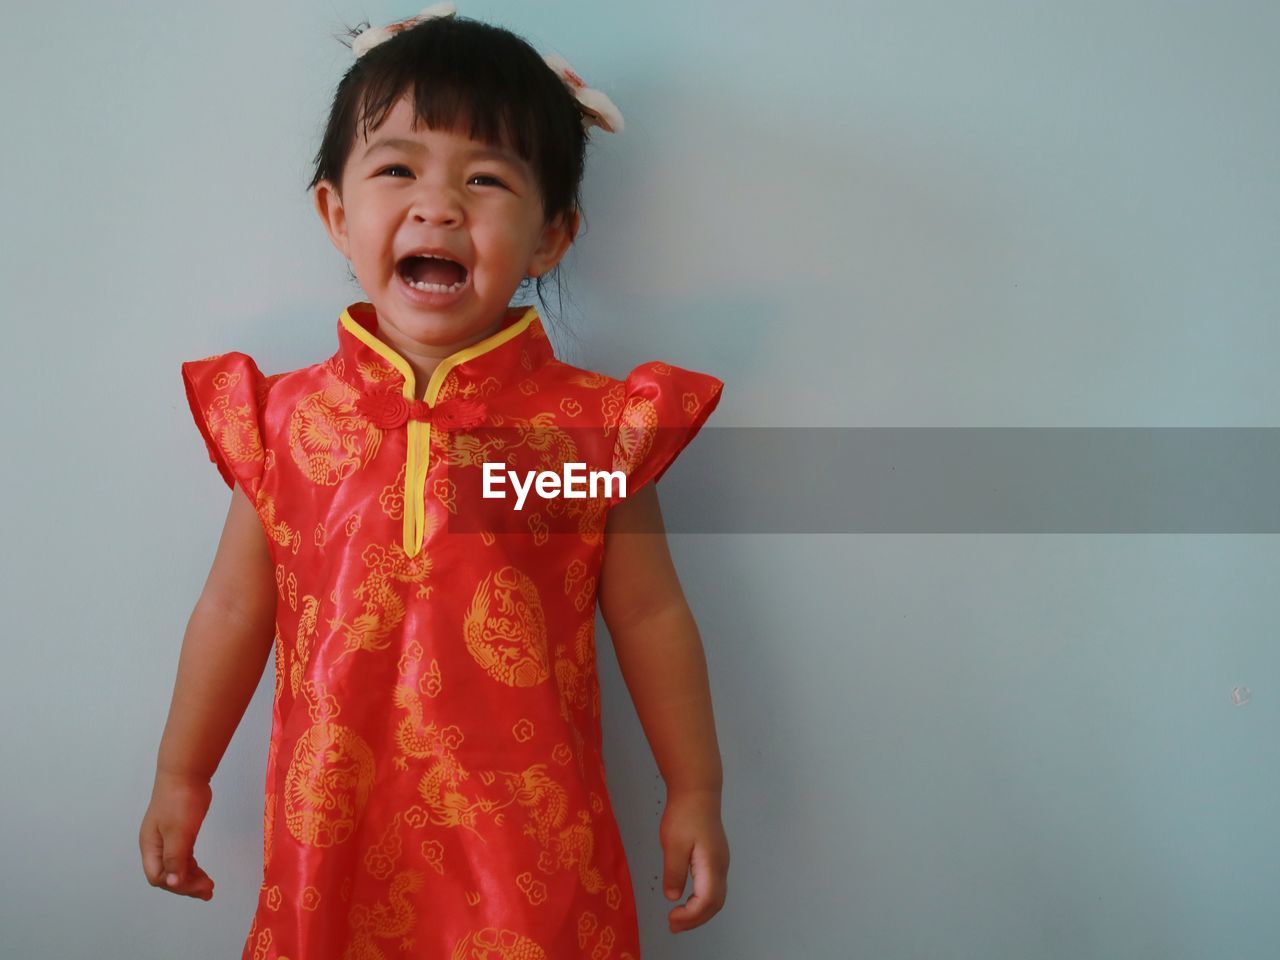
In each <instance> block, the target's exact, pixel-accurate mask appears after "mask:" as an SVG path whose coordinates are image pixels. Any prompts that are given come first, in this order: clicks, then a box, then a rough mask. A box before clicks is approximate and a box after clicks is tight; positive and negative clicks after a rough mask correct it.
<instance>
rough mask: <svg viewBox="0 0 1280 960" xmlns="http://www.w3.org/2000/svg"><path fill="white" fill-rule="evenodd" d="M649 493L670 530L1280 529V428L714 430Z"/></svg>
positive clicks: (705, 433) (690, 448)
mask: <svg viewBox="0 0 1280 960" xmlns="http://www.w3.org/2000/svg"><path fill="white" fill-rule="evenodd" d="M658 490H659V494H660V499H661V503H662V513H663V518H664V521H665V527H666V529H667V530H668V531H671V532H680V533H1280V429H1275V428H1230V427H1204V428H1199V427H1173V428H1123V427H1117V428H1070V427H1063V428H1040V427H1033V428H1020V427H963V428H954V427H938V428H935V427H918V428H897V427H893V428H886V427H867V428H843V427H804V428H797V427H755V428H728V427H724V428H714V427H710V426H708V427H706V428H704V429H703V430H702V431H701V432H700V433H699V434H698V436H697V437H695V438H694V440H693V441H692V443H691V444H690V445H689V446H688V447H687V448H686V449H685V450H684V451H683V452H682V453H681V454H680V456H679V458H678V459H677V460H676V461H675V462H674V463H673V464H672V466H671V468H670V470H669V471H668V472H667V474H666V475H665V476H664V477H663V478H662V480H661V482H660V483H659V485H658ZM632 492H634V491H632Z"/></svg>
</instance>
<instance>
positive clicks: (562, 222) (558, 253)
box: [525, 210, 581, 277]
mask: <svg viewBox="0 0 1280 960" xmlns="http://www.w3.org/2000/svg"><path fill="white" fill-rule="evenodd" d="M580 222H581V218H580V216H579V214H578V211H577V210H573V211H571V212H570V213H569V214H567V215H566V214H561V215H560V216H558V217H556V219H555V220H553V221H552V222H551V223H548V224H547V225H546V226H545V227H543V228H542V238H541V240H539V241H538V246H537V247H536V248H534V251H533V256H532V257H531V258H530V260H529V269H528V270H526V271H525V273H527V274H528V275H529V276H531V277H537V276H541V275H542V274H544V273H546V272H547V271H548V270H550V269H551V268H552V267H554V266H555V265H556V264H557V263H559V262H560V258H561V257H563V256H564V255H565V253H566V252H567V251H568V249H569V247H570V245H572V243H573V238H574V237H576V236H577V235H578V226H579V224H580Z"/></svg>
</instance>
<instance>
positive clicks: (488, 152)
mask: <svg viewBox="0 0 1280 960" xmlns="http://www.w3.org/2000/svg"><path fill="white" fill-rule="evenodd" d="M425 149H426V147H424V146H423V145H422V144H421V143H419V142H418V141H417V140H406V139H405V138H404V137H383V138H382V139H380V140H375V141H374V142H373V143H371V144H369V148H368V149H367V150H365V152H364V157H365V158H368V157H370V156H372V155H373V154H374V153H376V152H378V151H379V150H403V151H405V152H406V153H414V154H420V153H422V152H423V151H424V150H425ZM468 156H470V157H473V158H479V159H485V160H501V161H502V162H504V163H509V164H511V166H513V167H515V168H516V169H517V170H520V171H523V170H524V163H523V161H521V159H520V158H519V157H518V156H516V155H515V154H514V153H512V152H511V151H510V150H499V149H498V148H496V147H477V148H475V149H474V150H471V151H470V152H469V153H468Z"/></svg>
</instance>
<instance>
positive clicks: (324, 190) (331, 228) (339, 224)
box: [315, 180, 351, 260]
mask: <svg viewBox="0 0 1280 960" xmlns="http://www.w3.org/2000/svg"><path fill="white" fill-rule="evenodd" d="M315 202H316V213H318V214H320V220H321V222H322V223H323V224H324V228H325V230H326V232H328V234H329V240H330V241H331V242H332V243H333V245H334V246H335V247H337V249H338V252H339V253H340V254H342V255H343V256H344V257H346V258H347V259H348V260H350V259H351V252H350V250H349V245H348V242H347V214H346V211H345V210H343V209H342V197H341V196H340V195H339V194H338V188H337V187H335V186H334V185H333V184H332V183H330V182H329V181H328V180H321V181H320V182H319V183H317V184H316V186H315Z"/></svg>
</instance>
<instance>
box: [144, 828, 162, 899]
mask: <svg viewBox="0 0 1280 960" xmlns="http://www.w3.org/2000/svg"><path fill="white" fill-rule="evenodd" d="M138 849H139V850H140V851H141V853H142V872H143V873H145V874H146V875H147V882H148V883H150V884H151V885H152V886H153V887H158V886H161V885H162V884H163V883H164V862H163V858H162V854H161V851H162V850H163V849H164V843H163V841H162V840H161V839H160V831H159V830H157V829H156V828H155V827H154V826H153V825H151V824H149V823H147V824H143V827H142V830H141V831H140V832H139V834H138Z"/></svg>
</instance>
